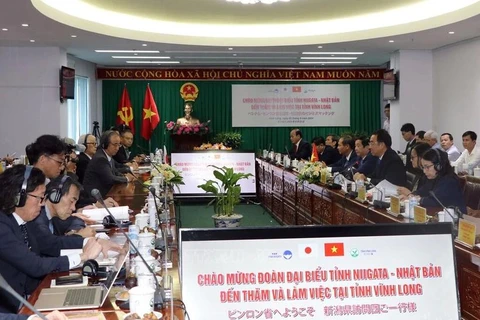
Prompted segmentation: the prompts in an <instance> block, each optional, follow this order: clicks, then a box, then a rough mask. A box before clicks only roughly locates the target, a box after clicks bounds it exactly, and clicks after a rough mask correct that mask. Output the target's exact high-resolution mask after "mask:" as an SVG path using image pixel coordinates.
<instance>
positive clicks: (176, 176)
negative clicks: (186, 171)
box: [150, 163, 185, 184]
mask: <svg viewBox="0 0 480 320" xmlns="http://www.w3.org/2000/svg"><path fill="white" fill-rule="evenodd" d="M150 174H151V176H152V177H157V176H161V177H163V181H165V182H166V183H167V184H185V183H184V182H183V177H182V172H181V171H179V170H177V169H175V168H174V167H172V166H170V165H169V164H166V163H164V164H161V165H157V166H156V167H155V168H153V169H152V171H151V173H150Z"/></svg>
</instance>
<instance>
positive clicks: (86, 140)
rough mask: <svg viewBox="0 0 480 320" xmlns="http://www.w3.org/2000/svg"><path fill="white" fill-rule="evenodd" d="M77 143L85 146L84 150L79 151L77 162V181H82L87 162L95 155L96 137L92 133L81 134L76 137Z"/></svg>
mask: <svg viewBox="0 0 480 320" xmlns="http://www.w3.org/2000/svg"><path fill="white" fill-rule="evenodd" d="M78 144H83V145H84V146H85V151H84V152H80V154H79V155H78V162H77V176H78V181H80V183H83V177H84V176H85V171H87V166H88V163H89V162H90V160H91V159H92V158H93V156H94V155H95V152H97V139H96V138H95V136H94V135H93V134H89V133H87V134H82V135H81V136H80V137H79V138H78Z"/></svg>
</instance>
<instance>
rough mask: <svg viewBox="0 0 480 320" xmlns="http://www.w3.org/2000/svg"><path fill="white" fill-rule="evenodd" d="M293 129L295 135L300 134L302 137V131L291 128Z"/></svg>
mask: <svg viewBox="0 0 480 320" xmlns="http://www.w3.org/2000/svg"><path fill="white" fill-rule="evenodd" d="M293 130H294V131H295V135H296V136H300V138H303V135H302V131H300V129H293Z"/></svg>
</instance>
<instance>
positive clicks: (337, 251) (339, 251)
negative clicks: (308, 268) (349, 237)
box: [325, 242, 345, 257]
mask: <svg viewBox="0 0 480 320" xmlns="http://www.w3.org/2000/svg"><path fill="white" fill-rule="evenodd" d="M344 254H345V252H344V250H343V242H336V243H325V257H343V256H344Z"/></svg>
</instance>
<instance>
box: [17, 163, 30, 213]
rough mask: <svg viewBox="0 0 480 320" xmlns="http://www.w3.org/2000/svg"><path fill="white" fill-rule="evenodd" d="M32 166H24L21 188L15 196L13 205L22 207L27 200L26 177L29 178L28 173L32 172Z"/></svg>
mask: <svg viewBox="0 0 480 320" xmlns="http://www.w3.org/2000/svg"><path fill="white" fill-rule="evenodd" d="M32 168H33V167H32V166H25V173H24V174H23V182H22V188H21V189H20V192H18V193H17V195H16V196H15V207H23V206H24V205H25V202H26V201H27V186H28V178H30V173H31V172H32Z"/></svg>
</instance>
